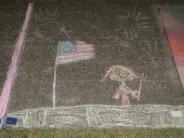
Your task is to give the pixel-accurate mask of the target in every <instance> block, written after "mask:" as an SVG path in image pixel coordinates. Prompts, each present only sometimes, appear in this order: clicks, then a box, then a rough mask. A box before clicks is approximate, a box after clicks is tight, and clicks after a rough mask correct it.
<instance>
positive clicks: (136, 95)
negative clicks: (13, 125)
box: [102, 65, 143, 104]
mask: <svg viewBox="0 0 184 138" xmlns="http://www.w3.org/2000/svg"><path fill="white" fill-rule="evenodd" d="M107 77H108V78H109V79H111V80H115V81H118V82H121V85H120V86H119V88H118V89H117V90H116V92H115V95H114V96H113V98H115V99H119V100H120V101H121V104H130V100H129V96H131V97H132V99H136V100H137V101H139V100H140V94H141V88H142V78H143V76H141V75H138V74H136V73H135V72H134V71H133V70H131V69H129V68H127V67H125V66H120V65H116V66H112V67H110V68H109V69H108V70H107V71H106V74H105V76H104V78H103V79H102V81H104V80H105V79H106V78H107ZM133 79H139V80H140V85H139V90H132V89H130V88H129V87H127V86H126V81H131V80H133Z"/></svg>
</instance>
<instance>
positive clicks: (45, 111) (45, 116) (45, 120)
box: [43, 110, 47, 126]
mask: <svg viewBox="0 0 184 138" xmlns="http://www.w3.org/2000/svg"><path fill="white" fill-rule="evenodd" d="M46 124H47V110H44V122H43V126H45V125H46Z"/></svg>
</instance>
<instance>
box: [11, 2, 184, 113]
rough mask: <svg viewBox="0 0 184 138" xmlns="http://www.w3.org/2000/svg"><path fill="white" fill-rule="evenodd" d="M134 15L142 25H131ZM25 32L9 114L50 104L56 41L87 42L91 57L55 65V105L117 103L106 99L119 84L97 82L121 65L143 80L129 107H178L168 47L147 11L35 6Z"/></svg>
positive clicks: (180, 92)
mask: <svg viewBox="0 0 184 138" xmlns="http://www.w3.org/2000/svg"><path fill="white" fill-rule="evenodd" d="M127 16H128V17H127ZM129 16H133V17H130V18H129ZM137 16H138V17H139V16H140V17H139V18H138V17H137ZM136 17H137V18H138V19H140V20H142V21H141V22H138V23H137V22H135V18H136ZM63 29H65V31H67V32H68V34H69V35H70V38H67V37H66V35H65V34H64V33H63V31H62V30H63ZM28 33H29V35H28V39H27V41H26V45H25V49H24V51H23V55H22V59H21V62H20V65H19V71H18V75H17V79H16V82H15V86H14V89H13V91H12V98H11V103H10V108H9V112H11V111H17V110H21V109H27V108H38V107H48V106H50V107H51V106H52V84H53V75H54V64H55V58H56V53H57V44H58V41H59V40H71V41H76V40H80V41H85V42H87V43H91V44H93V45H94V46H95V51H96V52H95V53H96V56H95V58H93V59H91V60H87V61H80V62H76V63H71V64H66V65H59V66H58V67H57V80H56V81H57V83H56V106H61V105H62V106H66V105H69V106H70V105H81V104H105V105H120V101H118V100H115V99H113V98H112V96H113V94H114V92H115V91H116V89H117V88H118V86H119V85H120V83H119V82H116V81H113V80H110V79H107V80H106V81H104V82H103V83H101V82H100V80H101V79H102V77H103V76H104V74H105V71H106V70H107V68H108V67H111V66H113V65H123V66H127V67H129V68H132V69H133V70H134V71H135V72H137V73H140V74H142V73H144V75H145V76H147V79H146V80H145V81H144V82H143V88H142V92H141V97H140V101H136V100H133V99H131V103H132V104H174V105H180V104H184V97H183V90H182V87H181V83H180V81H179V79H178V74H177V72H176V68H175V65H174V63H173V60H172V58H171V56H170V51H169V48H168V45H167V43H165V41H164V40H163V38H164V34H163V33H160V31H159V28H158V25H157V21H156V19H155V17H154V14H153V12H152V10H151V9H150V7H142V6H125V5H120V4H117V5H116V4H114V5H107V4H101V5H82V4H79V5H42V6H39V5H36V6H35V7H34V11H33V15H32V19H31V24H30V29H29V32H28ZM127 85H128V86H130V87H132V88H134V89H137V87H138V82H137V80H133V81H130V82H127Z"/></svg>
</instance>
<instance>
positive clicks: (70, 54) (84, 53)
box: [52, 41, 95, 108]
mask: <svg viewBox="0 0 184 138" xmlns="http://www.w3.org/2000/svg"><path fill="white" fill-rule="evenodd" d="M94 57H95V49H94V45H92V44H87V43H86V42H83V41H75V42H72V41H59V43H58V50H57V56H56V61H55V67H54V79H53V86H52V89H53V94H52V99H53V108H56V76H57V72H56V70H57V65H60V64H67V63H72V62H77V61H82V60H88V59H91V58H94Z"/></svg>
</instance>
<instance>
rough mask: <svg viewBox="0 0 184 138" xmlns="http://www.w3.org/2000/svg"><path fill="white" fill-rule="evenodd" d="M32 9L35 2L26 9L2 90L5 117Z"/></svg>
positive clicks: (1, 108) (0, 115)
mask: <svg viewBox="0 0 184 138" xmlns="http://www.w3.org/2000/svg"><path fill="white" fill-rule="evenodd" d="M32 10H33V4H32V3H29V5H28V8H27V11H26V17H25V19H24V23H23V26H22V28H21V32H20V34H19V37H18V39H17V41H16V44H15V50H14V53H13V56H12V59H11V64H10V66H9V69H8V72H7V76H6V80H5V83H4V86H3V88H2V91H1V96H0V118H3V117H4V116H5V113H6V110H7V107H8V103H9V100H10V96H11V90H12V87H13V85H14V81H15V78H16V73H17V66H18V63H19V60H20V56H21V51H22V50H23V48H24V45H25V40H26V36H27V32H28V28H29V22H30V17H31V14H32Z"/></svg>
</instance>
